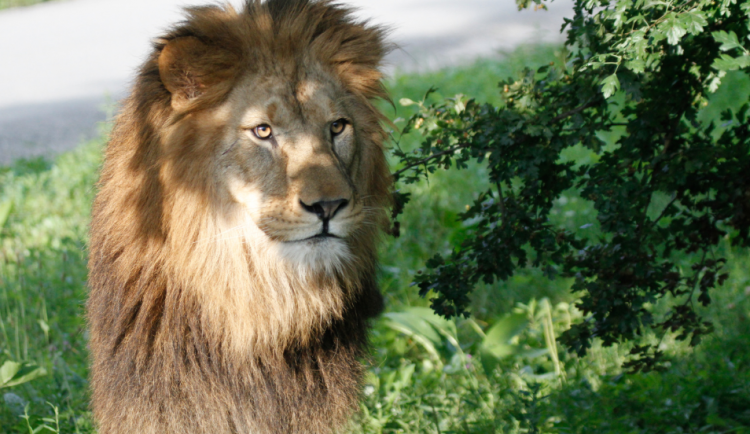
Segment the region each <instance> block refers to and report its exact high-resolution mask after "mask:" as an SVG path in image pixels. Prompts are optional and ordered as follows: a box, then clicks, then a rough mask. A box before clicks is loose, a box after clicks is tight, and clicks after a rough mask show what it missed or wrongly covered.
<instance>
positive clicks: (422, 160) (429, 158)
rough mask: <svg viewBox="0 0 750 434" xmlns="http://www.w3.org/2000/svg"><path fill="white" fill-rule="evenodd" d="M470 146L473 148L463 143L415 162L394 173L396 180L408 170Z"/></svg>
mask: <svg viewBox="0 0 750 434" xmlns="http://www.w3.org/2000/svg"><path fill="white" fill-rule="evenodd" d="M469 146H471V144H469V143H462V144H460V145H456V146H454V147H452V148H450V149H446V150H445V151H440V152H438V153H437V154H432V155H430V156H429V157H425V158H423V159H421V160H419V161H417V162H414V163H412V164H410V165H408V166H406V167H404V168H403V169H401V170H397V171H396V172H393V177H394V178H395V177H397V176H398V175H400V174H402V173H404V172H406V171H407V170H409V169H411V168H413V167H416V166H421V165H423V164H424V163H426V162H428V161H430V160H433V159H435V158H438V157H441V156H443V155H445V154H450V153H451V152H455V151H458V150H459V149H463V148H468V147H469Z"/></svg>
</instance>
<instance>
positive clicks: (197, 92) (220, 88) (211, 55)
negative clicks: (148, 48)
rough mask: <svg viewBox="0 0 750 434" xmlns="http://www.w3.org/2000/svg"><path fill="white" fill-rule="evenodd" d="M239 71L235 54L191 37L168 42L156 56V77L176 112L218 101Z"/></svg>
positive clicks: (227, 90)
mask: <svg viewBox="0 0 750 434" xmlns="http://www.w3.org/2000/svg"><path fill="white" fill-rule="evenodd" d="M238 69H239V56H238V55H237V54H235V53H232V52H230V51H228V50H225V49H222V48H219V47H215V46H211V45H208V44H206V43H204V42H203V41H201V40H200V39H198V38H196V37H194V36H185V37H181V38H177V39H172V40H170V41H168V42H167V43H166V45H165V46H164V48H163V49H162V51H161V54H159V76H160V78H161V81H162V83H164V87H166V88H167V90H168V91H169V93H171V94H172V108H174V109H175V110H176V111H187V110H190V109H193V108H196V107H198V106H204V105H210V104H213V103H216V102H218V101H220V100H221V99H222V98H223V97H224V96H225V95H226V94H227V93H228V92H229V90H230V89H231V88H232V86H233V84H234V79H235V77H237V71H238Z"/></svg>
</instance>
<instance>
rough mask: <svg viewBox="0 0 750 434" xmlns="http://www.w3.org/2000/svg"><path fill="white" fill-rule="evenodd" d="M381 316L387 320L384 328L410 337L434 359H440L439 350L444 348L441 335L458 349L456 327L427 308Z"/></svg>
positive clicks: (415, 308)
mask: <svg viewBox="0 0 750 434" xmlns="http://www.w3.org/2000/svg"><path fill="white" fill-rule="evenodd" d="M383 316H385V317H386V318H387V319H388V321H386V322H385V325H386V326H388V327H390V328H392V329H393V330H396V331H398V332H401V333H403V334H405V335H407V336H409V337H411V338H412V339H414V340H415V341H416V342H417V343H418V344H420V345H421V346H422V347H423V348H424V349H425V350H426V351H427V352H428V353H430V355H432V356H433V357H435V358H440V353H439V350H440V349H443V346H444V343H443V338H442V337H441V335H443V336H445V337H446V338H448V340H449V341H450V342H451V344H452V345H454V346H455V347H458V342H457V340H456V337H455V336H456V326H455V325H454V324H453V323H452V322H450V321H448V320H446V319H444V318H442V317H440V316H438V315H436V314H435V313H434V312H433V311H432V310H431V309H429V308H425V307H413V308H409V309H407V310H405V311H403V312H389V313H386V314H385V315H383Z"/></svg>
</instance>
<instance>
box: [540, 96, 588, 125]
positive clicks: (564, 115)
mask: <svg viewBox="0 0 750 434" xmlns="http://www.w3.org/2000/svg"><path fill="white" fill-rule="evenodd" d="M600 102H601V99H600V98H594V99H592V100H591V101H589V102H587V103H586V104H584V105H580V106H578V107H576V108H574V109H572V110H568V111H566V112H565V113H560V114H559V115H557V116H555V117H554V118H552V119H551V120H550V121H549V122H550V124H556V123H558V122H560V121H561V120H563V119H565V118H569V117H571V116H573V115H574V114H576V113H580V112H582V111H584V110H586V109H587V108H590V107H593V106H595V105H597V104H599V103H600Z"/></svg>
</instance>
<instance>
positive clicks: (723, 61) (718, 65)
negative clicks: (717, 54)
mask: <svg viewBox="0 0 750 434" xmlns="http://www.w3.org/2000/svg"><path fill="white" fill-rule="evenodd" d="M711 66H712V67H713V68H714V69H718V70H719V71H734V70H737V69H743V68H747V67H748V66H750V56H740V57H732V56H730V55H728V54H722V55H721V58H719V59H715V60H714V63H713V64H712V65H711Z"/></svg>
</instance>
